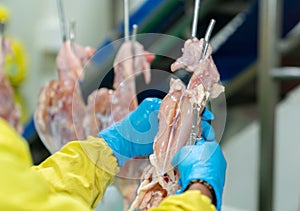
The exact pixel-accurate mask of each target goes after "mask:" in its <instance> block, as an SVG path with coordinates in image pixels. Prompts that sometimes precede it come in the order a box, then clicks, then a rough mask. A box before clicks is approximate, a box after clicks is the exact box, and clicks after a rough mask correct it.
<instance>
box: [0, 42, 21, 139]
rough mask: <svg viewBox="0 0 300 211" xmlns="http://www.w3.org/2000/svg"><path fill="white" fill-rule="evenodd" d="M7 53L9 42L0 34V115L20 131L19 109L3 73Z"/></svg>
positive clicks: (9, 51)
mask: <svg viewBox="0 0 300 211" xmlns="http://www.w3.org/2000/svg"><path fill="white" fill-rule="evenodd" d="M8 53H12V52H11V42H10V41H9V40H8V39H4V37H3V36H0V117H1V118H3V119H5V120H6V121H7V122H8V123H9V124H10V125H11V126H12V127H14V128H15V129H16V130H17V131H18V132H19V133H22V131H23V127H22V124H21V122H20V118H21V111H20V108H19V106H18V105H17V104H16V103H15V101H14V90H13V88H12V87H11V85H10V83H9V81H8V79H7V78H6V76H5V74H4V62H5V56H6V55H7V54H8Z"/></svg>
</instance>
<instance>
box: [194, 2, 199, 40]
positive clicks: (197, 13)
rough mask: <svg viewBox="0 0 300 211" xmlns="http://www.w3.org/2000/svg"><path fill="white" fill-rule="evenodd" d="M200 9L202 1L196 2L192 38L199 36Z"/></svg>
mask: <svg viewBox="0 0 300 211" xmlns="http://www.w3.org/2000/svg"><path fill="white" fill-rule="evenodd" d="M199 8H200V0H195V6H194V18H193V27H192V37H196V36H197V25H198V16H199Z"/></svg>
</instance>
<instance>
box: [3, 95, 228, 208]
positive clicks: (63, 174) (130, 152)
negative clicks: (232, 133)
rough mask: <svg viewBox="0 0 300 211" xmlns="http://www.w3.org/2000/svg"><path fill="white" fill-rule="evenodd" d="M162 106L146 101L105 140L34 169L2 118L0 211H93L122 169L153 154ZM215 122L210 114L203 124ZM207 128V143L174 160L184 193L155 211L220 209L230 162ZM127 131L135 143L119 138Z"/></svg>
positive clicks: (73, 145) (68, 149) (72, 146)
mask: <svg viewBox="0 0 300 211" xmlns="http://www.w3.org/2000/svg"><path fill="white" fill-rule="evenodd" d="M160 104H161V100H160V99H157V98H147V99H145V100H144V101H143V102H142V103H141V104H140V105H139V107H138V108H137V109H136V110H135V111H133V112H132V113H130V114H129V115H128V116H127V117H125V118H124V119H123V120H121V121H120V122H118V123H116V124H114V125H112V126H110V127H108V128H107V129H104V130H103V131H102V132H101V133H100V134H99V135H100V136H102V137H105V138H104V139H102V138H101V137H100V138H96V137H89V138H88V139H87V140H85V141H73V142H70V143H68V144H67V145H66V146H65V147H63V148H62V149H61V150H60V151H58V152H57V153H55V154H53V155H52V156H50V157H49V158H48V159H46V160H45V161H44V162H43V163H41V164H40V165H39V166H33V167H31V166H32V161H31V158H30V155H29V151H28V146H27V145H26V144H25V142H24V140H23V139H22V138H21V137H20V136H19V135H18V133H17V132H16V131H15V130H14V129H13V128H11V127H10V126H9V125H8V124H7V122H5V121H4V120H3V119H0V125H1V127H0V145H1V146H0V166H1V167H0V168H2V169H1V171H2V172H5V173H3V174H1V176H0V186H1V190H2V191H1V192H0V208H1V210H22V209H24V210H36V209H39V210H91V209H92V208H93V207H95V205H96V204H97V203H98V201H99V200H100V199H101V198H102V196H103V193H104V192H105V190H106V187H107V186H108V185H109V184H111V183H112V181H113V177H114V175H115V174H116V173H117V172H118V171H119V167H121V166H123V165H124V163H125V162H126V161H127V160H129V159H131V158H132V157H135V156H144V155H149V154H150V153H152V147H153V146H152V141H153V139H154V135H155V134H156V132H157V130H158V118H157V114H158V110H159V107H160ZM150 116H152V117H153V116H155V117H156V118H150ZM212 117H213V116H212V114H211V113H210V112H209V111H205V112H204V114H203V122H205V121H206V119H207V120H208V119H211V118H212ZM137 118H139V120H140V121H136V120H137ZM203 125H205V127H202V130H203V137H202V138H203V140H202V141H198V142H197V144H196V145H195V146H186V147H183V148H182V149H181V150H180V151H179V152H178V154H177V155H176V156H175V157H174V159H173V161H172V162H173V163H174V164H175V165H177V166H178V170H179V172H180V175H181V177H180V181H179V183H180V185H181V190H180V191H179V193H180V194H178V195H174V196H170V197H168V198H166V199H165V200H164V201H163V202H162V203H161V205H160V206H158V207H157V208H154V209H153V211H154V210H157V211H159V210H207V211H210V210H216V207H217V209H218V210H220V207H221V204H222V192H223V186H224V180H225V171H226V161H225V159H224V156H223V154H222V151H221V149H220V147H219V145H218V143H216V141H215V140H214V132H213V129H212V128H211V127H210V126H209V124H207V123H205V124H203ZM124 131H125V133H127V135H128V137H132V139H133V140H127V139H125V138H124V137H123V136H122V135H121V133H120V132H122V133H124ZM139 131H146V133H145V136H144V138H143V139H142V140H138V139H135V137H138V133H139ZM187 153H188V154H187ZM199 155H200V156H199Z"/></svg>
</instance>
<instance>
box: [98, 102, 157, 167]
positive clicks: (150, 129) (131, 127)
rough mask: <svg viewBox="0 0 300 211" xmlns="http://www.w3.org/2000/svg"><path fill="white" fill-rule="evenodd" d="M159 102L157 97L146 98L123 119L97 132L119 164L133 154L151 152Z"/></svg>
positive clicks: (155, 131)
mask: <svg viewBox="0 0 300 211" xmlns="http://www.w3.org/2000/svg"><path fill="white" fill-rule="evenodd" d="M160 104H161V100H160V99H158V98H146V99H145V100H144V101H143V102H142V103H141V104H140V105H139V107H138V108H137V109H136V110H134V111H133V112H131V113H130V114H128V115H127V116H126V117H125V118H124V119H123V120H121V121H119V122H117V123H115V124H113V125H111V126H110V127H108V128H106V129H104V130H102V131H101V132H100V133H99V136H100V137H102V138H103V139H104V140H105V141H106V143H107V144H108V145H109V146H110V148H111V149H112V150H113V152H114V155H115V156H116V158H117V160H118V164H119V166H123V165H124V164H125V162H126V161H127V160H130V159H131V158H133V157H135V156H145V155H150V154H151V153H152V152H153V141H154V137H155V135H156V133H157V131H158V112H159V108H160Z"/></svg>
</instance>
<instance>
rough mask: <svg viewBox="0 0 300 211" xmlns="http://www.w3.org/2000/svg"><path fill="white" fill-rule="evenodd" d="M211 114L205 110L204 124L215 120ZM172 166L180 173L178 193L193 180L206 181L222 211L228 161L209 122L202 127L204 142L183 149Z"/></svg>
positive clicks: (218, 207) (173, 160)
mask: <svg viewBox="0 0 300 211" xmlns="http://www.w3.org/2000/svg"><path fill="white" fill-rule="evenodd" d="M205 112H208V113H206V114H205ZM211 114H212V113H211V112H210V111H209V110H208V109H205V111H204V113H203V116H202V118H203V119H202V124H203V123H204V122H206V120H209V119H212V118H213V115H211ZM204 116H205V117H204ZM172 165H173V166H177V169H178V171H179V173H180V179H179V185H180V186H181V190H179V191H178V193H182V192H184V191H185V190H186V188H187V186H188V185H189V183H190V182H191V181H192V180H204V181H206V182H207V183H209V184H210V185H211V186H212V187H213V189H214V192H215V197H216V207H217V210H220V209H221V205H222V193H223V187H224V182H225V173H226V160H225V158H224V155H223V153H222V150H221V148H220V145H219V144H218V143H217V142H216V141H215V138H214V131H213V129H212V127H211V126H210V124H209V123H208V122H206V123H204V125H203V126H202V140H199V141H197V142H196V144H195V145H194V146H184V147H183V148H181V149H180V150H179V151H178V153H177V154H176V155H175V156H174V158H173V159H172Z"/></svg>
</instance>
